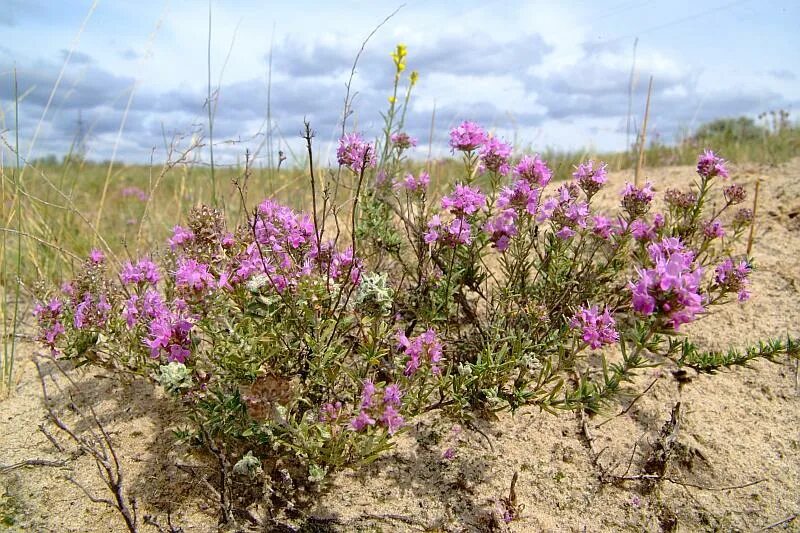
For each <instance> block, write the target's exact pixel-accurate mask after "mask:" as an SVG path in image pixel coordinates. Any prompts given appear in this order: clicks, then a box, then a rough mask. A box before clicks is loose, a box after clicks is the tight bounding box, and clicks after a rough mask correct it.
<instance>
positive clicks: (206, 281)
mask: <svg viewBox="0 0 800 533" xmlns="http://www.w3.org/2000/svg"><path fill="white" fill-rule="evenodd" d="M215 285H216V280H215V279H214V276H213V275H212V274H211V272H209V271H208V265H206V264H204V263H198V262H197V261H195V260H194V259H184V260H182V261H181V262H180V263H178V270H177V271H176V272H175V286H176V287H178V288H179V289H183V290H188V291H194V292H203V291H206V290H208V289H210V288H212V287H214V286H215Z"/></svg>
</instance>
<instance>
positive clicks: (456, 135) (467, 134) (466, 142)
mask: <svg viewBox="0 0 800 533" xmlns="http://www.w3.org/2000/svg"><path fill="white" fill-rule="evenodd" d="M486 140H487V136H486V132H485V131H483V129H482V128H481V127H480V126H478V125H477V124H476V123H474V122H469V121H464V122H462V123H461V125H460V126H458V127H457V128H453V129H452V130H450V147H451V148H452V149H453V151H455V150H460V151H462V152H471V151H473V150H476V149H478V148H480V147H481V146H482V145H483V143H485V142H486Z"/></svg>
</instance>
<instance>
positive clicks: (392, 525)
mask: <svg viewBox="0 0 800 533" xmlns="http://www.w3.org/2000/svg"><path fill="white" fill-rule="evenodd" d="M647 175H648V177H649V178H650V179H652V181H653V182H654V183H655V185H656V188H657V190H658V191H659V192H662V191H663V189H665V188H666V187H674V186H685V185H686V184H687V183H688V180H689V179H691V177H692V169H691V168H688V167H671V168H665V169H656V170H652V171H649V172H647ZM734 176H735V181H737V182H739V183H742V184H743V185H745V186H747V188H748V192H749V193H750V194H751V195H752V191H753V187H754V183H755V181H756V179H757V178H758V177H763V178H765V179H764V182H763V183H762V187H761V199H762V200H761V201H760V202H759V205H760V206H761V208H760V209H761V212H760V216H759V221H758V225H757V232H756V235H757V241H756V245H755V247H754V252H753V254H754V256H755V258H756V265H757V268H758V270H757V271H756V272H755V273H754V274H753V290H752V292H753V298H752V299H751V301H750V302H748V303H747V304H745V305H738V304H731V305H729V306H727V307H726V308H724V309H721V310H718V311H717V312H716V314H714V316H712V317H709V318H706V319H703V320H702V321H700V322H699V323H696V324H694V325H692V327H691V328H690V331H691V333H693V334H694V335H695V336H696V337H695V338H697V339H698V340H699V341H700V342H701V344H702V345H703V346H705V347H708V348H726V347H728V346H731V345H733V346H742V345H744V344H746V343H748V342H752V341H755V340H757V339H760V338H765V337H767V336H777V335H783V336H785V335H786V334H787V333H788V334H791V335H792V336H794V337H797V336H800V303H798V296H800V295H798V291H799V290H800V285H799V283H800V264H798V258H800V159H795V160H794V161H791V162H789V163H787V164H785V165H781V166H780V167H777V168H768V167H752V166H742V167H739V168H735V172H734ZM626 177H627V176H626V175H623V174H621V173H620V174H616V175H613V176H612V177H611V180H610V181H611V183H610V187H609V189H610V190H608V191H605V192H604V195H605V196H604V197H603V198H604V200H603V201H605V202H606V203H607V204H608V205H611V203H612V202H615V201H616V199H615V195H616V194H617V191H618V190H619V189H620V188H621V185H622V183H623V182H624V180H625V179H626ZM31 349H32V348H31ZM18 368H19V373H18V375H17V376H18V378H17V379H18V382H17V386H16V390H15V392H14V394H13V395H12V396H11V397H10V398H8V399H6V400H4V401H2V402H0V413H1V414H2V417H0V464H2V465H12V464H14V463H17V462H20V461H25V460H28V459H43V460H51V461H65V462H64V464H63V466H34V467H21V468H15V469H13V470H5V471H3V470H0V489H2V491H1V494H0V529H3V528H4V527H5V528H8V529H9V530H11V531H54V532H55V531H58V532H105V531H122V530H124V528H123V524H122V522H121V520H120V517H119V516H118V515H117V514H116V513H115V511H113V510H110V509H109V508H108V507H107V506H105V505H103V504H102V503H94V502H92V501H91V500H90V499H89V498H87V497H86V496H85V495H84V494H83V493H82V492H81V490H80V489H79V488H78V487H76V485H75V484H73V483H71V482H70V481H69V480H68V478H69V477H73V478H74V479H75V480H76V481H78V482H79V483H81V484H83V485H84V486H85V487H86V488H87V489H88V490H89V491H90V492H92V493H93V494H94V495H96V496H98V497H107V493H105V492H104V487H103V486H102V484H101V483H100V482H99V481H98V479H97V476H96V469H95V466H94V463H93V460H92V459H91V458H90V457H88V456H86V455H77V454H75V453H74V449H75V447H74V445H73V444H72V443H70V442H69V441H68V440H67V439H65V438H64V437H63V436H62V435H59V434H58V433H57V432H56V430H55V429H53V428H52V426H46V427H50V428H51V432H52V433H53V434H54V435H55V438H56V439H57V441H58V442H59V443H60V445H61V446H63V448H64V449H65V453H60V452H58V451H57V449H56V448H55V446H54V445H53V443H51V441H50V440H48V438H47V437H46V436H45V434H44V433H43V432H42V431H40V429H39V425H40V424H43V423H45V422H46V417H45V410H44V407H43V403H42V392H41V387H40V384H39V379H38V376H37V373H36V369H35V367H34V365H33V362H32V360H31V359H30V358H29V357H23V358H22V359H21V360H20V362H19V364H18ZM47 370H49V371H51V372H52V371H53V368H52V366H48V365H46V371H47ZM54 375H55V377H57V378H58V379H59V382H60V383H62V384H63V385H62V386H63V390H59V389H58V388H55V387H51V390H50V392H51V395H52V396H53V398H54V400H55V403H56V405H57V408H58V410H59V412H60V413H62V414H63V416H64V417H65V419H69V420H71V421H78V419H77V418H76V414H75V412H74V409H72V408H71V407H72V405H73V404H72V402H73V401H74V402H75V404H77V405H82V404H83V403H82V402H83V401H86V400H88V401H90V402H96V404H97V407H96V411H97V414H98V416H99V418H100V419H101V420H102V421H103V422H104V423H105V424H106V427H107V428H108V430H109V433H110V436H111V438H112V440H113V442H114V443H115V446H116V448H117V451H118V453H119V454H120V456H121V458H122V465H123V469H124V472H125V476H126V477H125V485H126V487H127V489H128V491H129V492H130V494H132V495H135V496H136V498H137V500H138V502H139V507H140V509H139V513H140V516H141V517H144V515H145V514H151V515H153V516H154V517H155V519H156V520H157V521H158V522H160V523H161V524H162V525H163V526H166V523H167V514H168V513H169V514H170V516H171V519H172V522H173V524H175V525H177V526H180V527H182V528H183V530H184V531H187V532H189V531H199V532H202V531H216V530H217V524H216V509H215V508H214V507H213V499H212V498H211V493H210V489H209V487H208V486H204V485H203V484H202V483H201V482H200V481H198V479H199V478H200V477H202V475H194V476H193V475H190V474H189V473H188V472H189V471H190V470H192V468H190V467H188V466H182V467H178V466H176V464H181V465H190V464H196V462H194V461H193V459H192V458H190V457H184V456H183V455H182V450H183V448H181V447H180V446H175V445H173V444H172V435H171V431H172V429H173V428H174V427H175V424H176V421H177V416H176V415H175V414H174V413H171V412H170V410H169V408H168V403H167V402H165V401H164V399H163V398H162V396H161V394H160V393H159V392H158V391H155V390H153V389H152V388H150V387H149V386H147V385H146V384H143V383H135V384H132V385H129V386H120V385H116V384H114V383H113V382H112V381H111V380H109V379H107V378H104V377H103V376H102V375H98V374H97V373H96V372H94V371H91V370H90V371H75V372H73V373H72V374H71V375H72V377H73V379H74V380H75V382H76V385H75V386H74V387H71V386H68V385H67V383H66V381H65V379H64V378H63V377H59V376H58V375H57V374H54ZM689 377H691V381H690V382H689V383H686V384H685V385H683V386H682V387H679V384H678V382H677V381H676V379H675V378H674V376H673V375H672V373H671V372H670V369H669V368H662V369H661V370H658V369H654V370H650V371H648V372H643V373H642V375H641V376H640V377H639V379H638V380H637V383H636V384H637V386H638V387H639V388H640V389H644V388H645V387H647V386H648V385H649V384H650V383H651V382H653V380H656V378H658V379H657V380H656V381H655V384H654V385H653V386H652V388H651V389H650V391H649V393H648V394H647V395H645V396H643V397H641V398H640V399H639V400H638V401H636V402H635V403H634V404H633V406H632V407H631V408H630V409H628V410H627V411H626V412H625V413H624V414H623V415H621V416H616V417H613V418H612V419H611V420H609V421H607V422H606V423H603V422H604V421H605V420H606V418H604V417H595V418H593V419H586V420H581V419H579V418H578V417H576V415H574V414H564V415H561V416H558V417H556V416H553V415H550V414H547V413H540V412H538V411H536V410H532V409H523V410H521V411H519V412H517V413H516V414H515V415H513V416H512V415H510V414H503V415H501V416H500V417H499V418H498V419H497V420H495V421H482V422H479V423H478V425H477V429H478V430H479V431H472V430H467V429H463V430H461V431H458V430H457V428H456V429H455V430H454V428H453V426H452V425H447V424H444V423H442V422H439V423H434V422H433V421H432V420H428V419H422V420H419V421H416V423H415V425H414V427H413V429H412V430H411V431H409V432H407V433H405V434H404V435H403V436H402V437H401V438H400V439H399V441H398V447H397V449H396V450H395V451H393V452H392V453H390V454H386V455H384V456H383V457H381V458H380V459H379V460H378V461H376V462H375V463H374V464H373V465H372V466H370V467H369V468H367V469H365V470H362V471H360V472H358V473H356V472H343V473H341V474H339V475H338V476H337V477H336V478H335V479H334V484H333V487H332V488H331V489H330V490H329V491H327V492H326V493H324V494H315V495H308V497H309V498H310V499H312V500H314V501H315V503H314V504H313V506H312V508H311V511H310V512H311V514H312V515H313V516H315V517H318V520H316V521H315V522H314V527H311V526H307V529H306V530H307V531H421V530H432V531H436V530H440V531H488V530H491V529H490V528H491V525H490V523H491V520H490V519H489V518H488V517H489V516H490V515H491V514H493V513H497V510H498V509H499V507H500V505H501V504H500V501H501V499H502V498H504V497H508V495H509V488H510V484H511V480H512V477H513V476H514V474H515V473H516V474H517V475H518V481H517V483H516V487H515V491H516V499H517V503H518V505H519V508H520V509H521V512H520V513H519V517H518V518H517V519H516V520H514V521H513V522H511V523H510V524H508V525H507V526H505V525H503V526H501V527H502V529H507V530H510V531H576V532H583V531H587V532H588V531H620V530H622V531H665V530H666V531H669V530H672V528H676V530H677V531H758V530H761V529H762V528H765V527H769V526H773V527H772V529H771V530H773V531H783V530H793V531H800V518H797V519H795V520H788V521H786V522H784V523H781V524H778V525H775V524H776V523H778V522H781V521H784V520H786V519H789V518H791V517H793V516H796V515H797V513H800V389H799V388H798V382H797V379H798V377H797V368H796V365H795V364H794V363H792V362H788V361H782V362H780V363H778V364H773V363H769V362H757V363H755V364H753V365H752V366H751V367H750V368H745V369H737V370H734V371H728V372H723V373H720V374H717V375H715V376H696V375H694V373H691V372H690V374H689ZM676 402H680V404H681V408H680V413H681V416H680V424H679V426H678V431H677V442H678V444H677V447H676V449H677V450H678V454H677V457H676V458H675V459H673V460H672V461H670V463H669V465H668V469H667V472H666V476H667V477H669V478H670V479H671V480H672V481H671V482H667V481H661V482H660V483H658V484H655V485H654V484H652V483H651V484H648V483H647V482H643V481H626V482H621V483H607V482H604V481H603V477H604V476H603V474H604V473H605V474H606V475H608V474H616V475H623V474H625V472H626V471H627V472H628V473H627V475H628V476H635V475H637V474H640V473H641V472H642V468H643V463H644V461H645V459H646V457H647V456H648V454H649V453H650V451H651V447H652V443H654V442H656V440H657V437H658V433H659V431H660V430H661V428H662V426H664V424H665V423H666V422H668V421H669V420H670V415H671V411H672V409H673V406H674V405H675V404H676ZM626 407H628V402H623V403H621V404H620V405H619V406H618V407H616V408H615V410H614V412H612V414H614V413H619V412H621V411H623V410H624V409H625V408H626ZM601 423H602V425H600V424H601ZM78 426H79V427H80V428H81V429H87V428H88V427H89V426H90V424H86V423H80V421H78ZM598 426H599V427H598ZM584 427H586V428H587V429H588V434H589V435H590V436H591V437H592V438H593V441H592V442H589V441H588V440H587V439H586V432H585V431H584V430H583V428H584ZM448 447H454V448H455V450H456V455H455V458H453V459H452V460H445V459H443V458H442V453H443V451H444V450H445V449H447V448H448ZM598 453H599V457H597V454H598ZM195 470H197V469H195ZM197 471H198V472H200V473H201V474H202V471H201V470H197ZM745 485H746V486H745ZM141 529H142V530H143V531H148V530H152V531H155V530H156V529H155V528H151V527H150V526H142V528H141ZM502 529H500V530H502Z"/></svg>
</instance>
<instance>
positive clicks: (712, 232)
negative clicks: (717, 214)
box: [703, 220, 725, 240]
mask: <svg viewBox="0 0 800 533" xmlns="http://www.w3.org/2000/svg"><path fill="white" fill-rule="evenodd" d="M703 235H705V237H706V239H709V240H711V239H721V238H722V237H724V236H725V228H724V227H722V223H721V222H720V221H719V220H715V221H713V222H706V223H705V224H703Z"/></svg>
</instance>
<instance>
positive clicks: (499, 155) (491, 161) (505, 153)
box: [480, 137, 511, 176]
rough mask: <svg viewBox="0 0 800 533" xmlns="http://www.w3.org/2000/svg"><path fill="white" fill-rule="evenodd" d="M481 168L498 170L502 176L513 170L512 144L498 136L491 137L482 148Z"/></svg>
mask: <svg viewBox="0 0 800 533" xmlns="http://www.w3.org/2000/svg"><path fill="white" fill-rule="evenodd" d="M480 156H481V169H482V170H490V171H492V172H496V173H498V174H500V175H501V176H505V175H507V174H508V173H509V172H510V171H511V166H510V165H509V162H510V161H511V145H510V144H507V143H504V142H503V141H501V140H500V139H498V138H497V137H489V138H488V139H487V140H486V142H485V143H484V145H483V147H482V148H481V153H480Z"/></svg>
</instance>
